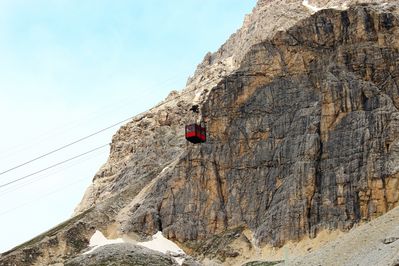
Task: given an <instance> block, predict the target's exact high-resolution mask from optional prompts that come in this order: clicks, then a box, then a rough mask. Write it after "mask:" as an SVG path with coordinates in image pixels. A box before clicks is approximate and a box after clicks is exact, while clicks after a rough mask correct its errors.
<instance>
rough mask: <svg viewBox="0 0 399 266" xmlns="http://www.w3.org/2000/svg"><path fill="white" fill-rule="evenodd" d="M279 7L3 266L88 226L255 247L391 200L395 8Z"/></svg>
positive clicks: (134, 126) (40, 255) (271, 5)
mask: <svg viewBox="0 0 399 266" xmlns="http://www.w3.org/2000/svg"><path fill="white" fill-rule="evenodd" d="M284 2H285V4H286V5H285V6H284V3H282V2H281V1H260V2H259V3H258V5H257V7H256V9H255V10H254V12H253V15H252V17H249V18H247V20H246V21H247V22H246V23H244V27H243V29H242V30H241V31H239V32H238V33H237V34H236V35H234V36H232V38H231V39H230V40H229V41H228V42H227V43H226V44H225V45H224V48H221V50H219V52H217V53H216V54H214V55H212V56H211V57H212V58H211V59H209V58H210V57H209V56H208V57H207V58H208V59H209V60H208V59H207V60H206V61H207V62H208V63H207V64H201V65H200V66H199V68H198V69H199V70H198V71H197V73H196V74H195V75H194V77H193V79H191V80H190V81H189V84H188V87H187V88H186V90H184V91H183V92H181V93H178V92H173V93H171V95H169V97H168V102H167V103H166V104H164V105H161V106H157V107H155V108H153V109H152V110H150V111H149V112H148V113H146V114H144V115H142V116H140V117H137V118H135V119H134V120H133V121H132V122H131V123H129V124H127V125H126V126H124V127H122V128H121V129H120V130H119V131H118V133H117V134H116V135H115V136H114V138H113V143H112V147H111V155H110V158H109V161H108V162H107V164H105V165H104V167H103V168H102V169H101V170H100V171H99V172H98V173H97V174H96V176H95V179H94V182H93V185H92V186H91V188H90V189H89V190H88V192H87V193H86V195H85V198H84V199H83V201H82V204H81V205H80V206H79V207H78V209H77V212H78V213H81V214H80V215H79V216H77V217H75V218H74V219H73V220H71V221H68V222H67V223H66V224H65V225H63V226H61V227H60V228H57V230H53V231H52V232H51V234H46V236H43V237H40V238H38V239H36V240H35V241H33V242H31V243H28V244H27V245H25V246H23V247H21V248H17V249H16V250H13V251H11V252H9V253H7V254H3V258H0V265H7V263H13V262H15V261H18V259H19V260H21V257H22V258H24V260H25V261H24V262H23V263H22V265H31V264H34V263H36V264H40V263H43V262H46V263H47V262H52V263H54V262H62V261H63V260H64V258H63V256H64V257H65V254H68V255H67V256H69V257H70V256H72V255H74V254H77V253H79V252H80V251H81V250H82V249H84V248H85V247H86V245H87V244H88V239H89V237H90V235H91V234H92V233H94V231H95V230H96V229H97V230H101V231H102V232H104V233H105V234H106V235H107V236H108V237H113V236H128V237H132V238H137V237H139V236H140V235H146V234H153V233H155V232H156V231H157V230H162V231H163V233H164V234H165V235H166V236H168V237H169V238H171V239H174V240H177V241H179V242H181V243H182V244H183V245H186V247H190V248H191V247H193V245H195V242H200V241H201V240H206V239H208V238H209V237H211V236H212V235H214V234H220V233H223V232H224V231H226V230H229V229H234V228H247V229H249V230H250V231H252V232H253V234H254V239H255V240H256V241H257V243H258V244H259V245H264V244H272V245H276V246H281V245H283V244H284V242H285V241H287V240H299V239H301V238H302V237H304V236H306V235H310V236H315V235H316V234H317V232H318V231H319V230H322V229H336V228H339V229H344V230H347V229H349V228H351V227H352V226H353V225H354V224H355V223H357V222H360V221H368V220H370V219H372V218H374V217H377V216H379V215H381V214H383V213H385V212H386V211H388V210H389V209H391V208H393V207H394V206H395V205H397V202H398V170H399V169H398V168H397V165H399V164H398V159H399V157H398V151H399V148H398V132H397V131H398V129H399V127H398V119H399V116H398V109H397V108H398V104H399V102H398V101H399V98H398V88H397V79H398V71H399V68H398V65H397V62H398V60H397V59H398V55H399V54H398V45H399V43H398V38H399V34H398V25H399V24H398V8H397V5H396V4H395V3H391V4H381V5H356V6H354V7H352V8H350V9H349V10H322V11H320V12H317V13H316V14H314V15H312V16H310V11H309V10H308V9H307V8H306V7H304V6H303V5H302V1H292V2H288V1H284ZM337 2H341V1H326V3H323V5H324V4H327V5H336V4H337ZM347 2H349V1H345V3H347ZM320 3H321V2H320ZM345 3H344V2H341V4H345ZM310 4H317V3H315V2H314V1H310ZM280 5H282V6H280ZM284 8H285V9H284ZM273 10H274V11H276V10H277V11H279V12H280V13H278V12H277V13H278V14H281V13H284V15H286V16H287V17H286V19H287V24H284V25H285V26H283V27H277V26H276V25H278V24H277V23H276V24H274V25H275V26H274V27H272V28H270V31H268V30H266V29H265V28H262V26H259V25H266V24H267V23H266V22H267V21H265V20H262V18H263V19H264V18H265V16H263V15H264V14H271V13H273V12H272V11H273ZM282 10H283V11H286V12H282ZM295 10H296V11H297V12H296V13H295V16H292V17H290V14H293V13H290V12H294V11H295ZM287 14H288V15H287ZM309 16H310V17H309ZM303 18H305V19H304V20H302V21H300V22H299V23H297V24H295V22H297V21H299V20H300V19H303ZM251 19H254V21H256V23H255V24H253V23H252V22H248V21H251ZM262 23H263V24H262ZM294 24H295V26H292V25H294ZM251 25H258V26H254V28H253V29H252V26H251ZM291 26H292V27H291ZM284 27H286V28H284ZM277 30H284V31H281V32H277ZM240 34H241V35H240ZM257 34H260V35H259V37H258V38H259V39H256V38H255V36H258V35H257ZM262 34H264V35H262ZM235 36H240V37H238V38H237V39H235V38H236V37H235ZM246 38H247V39H246ZM254 39H255V41H254ZM238 40H240V41H241V42H239V41H238ZM256 43H258V44H256ZM240 44H243V45H242V47H243V48H242V49H239V48H234V49H236V50H240V52H231V55H230V54H229V53H228V52H225V51H224V50H226V51H230V49H233V48H229V47H230V46H231V47H239V46H240ZM244 44H245V45H244ZM245 47H247V48H245ZM220 51H223V52H220ZM237 62H239V63H240V64H238V63H237ZM237 67H239V68H238V69H237ZM215 85H217V86H215ZM193 102H196V103H199V104H200V105H201V115H202V116H203V117H204V118H205V119H206V120H207V127H208V131H209V135H208V140H209V141H208V142H207V143H205V144H202V145H201V146H191V145H187V144H186V143H185V141H184V138H183V126H184V124H185V123H187V122H188V121H190V120H192V119H195V118H196V117H193V116H192V114H189V113H188V109H189V107H190V105H191V104H192V103H193ZM197 118H198V117H197ZM238 234H239V233H238ZM193 242H194V244H193ZM60 247H63V248H60ZM188 251H189V250H188ZM227 253H228V254H231V256H233V255H234V254H235V253H234V252H226V254H227ZM2 263H3V264H2Z"/></svg>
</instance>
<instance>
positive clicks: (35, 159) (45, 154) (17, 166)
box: [0, 80, 214, 188]
mask: <svg viewBox="0 0 399 266" xmlns="http://www.w3.org/2000/svg"><path fill="white" fill-rule="evenodd" d="M212 82H214V81H213V80H212V81H208V82H206V83H204V84H202V85H201V86H206V85H208V84H211V83H212ZM196 89H197V87H194V89H191V90H187V91H185V92H183V93H182V94H180V95H178V96H177V97H176V98H180V97H182V96H184V95H186V94H188V93H190V92H193V91H195V90H196ZM176 98H171V99H169V100H165V101H163V102H161V103H159V104H158V105H156V106H155V107H153V108H150V109H149V110H147V111H144V112H141V113H139V114H136V115H134V116H131V117H129V118H127V119H124V120H122V121H119V122H117V123H115V124H113V125H110V126H108V127H106V128H103V129H100V130H98V131H96V132H94V133H92V134H90V135H87V136H85V137H83V138H80V139H78V140H75V141H73V142H71V143H68V144H66V145H64V146H61V147H59V148H56V149H54V150H52V151H49V152H47V153H44V154H42V155H40V156H38V157H36V158H33V159H31V160H29V161H26V162H24V163H21V164H19V165H16V166H14V167H12V168H9V169H7V170H5V171H3V172H0V175H4V174H5V173H8V172H10V171H13V170H15V169H17V168H20V167H22V166H25V165H27V164H30V163H32V162H34V161H37V160H39V159H41V158H44V157H46V156H48V155H51V154H53V153H56V152H58V151H60V150H63V149H65V148H67V147H70V146H72V145H74V144H76V143H79V142H82V141H84V140H86V139H88V138H91V137H93V136H95V135H97V134H100V133H102V132H104V131H106V130H108V129H110V128H113V127H115V126H117V125H120V124H122V123H124V122H126V121H129V120H130V119H132V118H134V117H136V116H139V115H142V114H144V113H146V112H148V111H150V110H152V109H154V108H159V107H160V106H163V105H165V104H167V103H169V102H171V101H174V100H176ZM0 188H1V186H0Z"/></svg>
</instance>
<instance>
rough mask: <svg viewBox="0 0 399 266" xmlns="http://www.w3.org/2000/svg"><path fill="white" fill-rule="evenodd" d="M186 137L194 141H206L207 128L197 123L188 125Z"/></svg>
mask: <svg viewBox="0 0 399 266" xmlns="http://www.w3.org/2000/svg"><path fill="white" fill-rule="evenodd" d="M186 139H187V140H188V141H190V142H192V143H202V142H205V141H206V129H205V127H202V126H200V125H197V124H191V125H186Z"/></svg>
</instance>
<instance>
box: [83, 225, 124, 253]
mask: <svg viewBox="0 0 399 266" xmlns="http://www.w3.org/2000/svg"><path fill="white" fill-rule="evenodd" d="M124 242H125V241H123V239H122V238H118V239H107V238H106V237H105V236H104V235H103V233H101V232H100V231H98V230H96V232H95V233H94V234H93V235H92V236H91V238H90V243H89V247H91V248H92V249H90V250H89V251H87V252H85V253H83V254H90V253H92V252H93V251H94V250H96V249H98V248H99V247H102V246H106V245H111V244H117V243H124Z"/></svg>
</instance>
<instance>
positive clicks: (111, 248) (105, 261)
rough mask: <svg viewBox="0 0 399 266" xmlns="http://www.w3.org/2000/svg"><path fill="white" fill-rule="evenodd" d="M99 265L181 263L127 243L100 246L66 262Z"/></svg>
mask: <svg viewBox="0 0 399 266" xmlns="http://www.w3.org/2000/svg"><path fill="white" fill-rule="evenodd" d="M98 265H107V266H111V265H114V266H121V265H137V266H147V265H154V266H177V265H179V264H177V262H176V261H174V260H173V259H172V258H171V257H170V256H166V255H165V254H162V253H160V252H157V251H154V250H151V249H148V248H145V247H141V246H137V245H133V244H127V243H124V244H112V245H107V246H103V247H99V248H98V249H96V250H95V251H93V252H92V253H89V254H84V255H81V256H78V257H76V258H73V259H71V260H69V261H67V262H66V263H65V266H98Z"/></svg>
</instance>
